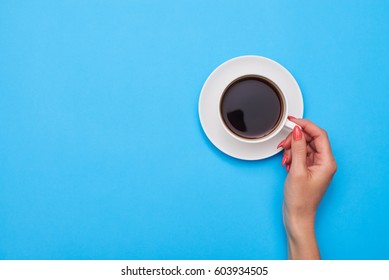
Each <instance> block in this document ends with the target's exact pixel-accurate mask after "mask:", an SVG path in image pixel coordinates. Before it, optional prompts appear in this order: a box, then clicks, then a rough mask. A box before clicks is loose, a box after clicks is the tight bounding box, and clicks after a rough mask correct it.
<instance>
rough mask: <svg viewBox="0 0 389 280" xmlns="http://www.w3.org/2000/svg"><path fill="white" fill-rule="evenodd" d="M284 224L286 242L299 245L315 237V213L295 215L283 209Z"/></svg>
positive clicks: (285, 208)
mask: <svg viewBox="0 0 389 280" xmlns="http://www.w3.org/2000/svg"><path fill="white" fill-rule="evenodd" d="M283 212H284V213H283V215H284V224H285V230H286V233H287V237H288V240H289V241H290V242H297V243H301V242H303V241H304V240H307V239H311V238H312V237H313V238H314V237H315V216H316V213H315V212H310V213H309V214H307V213H296V212H293V211H289V210H288V208H287V207H284V211H283Z"/></svg>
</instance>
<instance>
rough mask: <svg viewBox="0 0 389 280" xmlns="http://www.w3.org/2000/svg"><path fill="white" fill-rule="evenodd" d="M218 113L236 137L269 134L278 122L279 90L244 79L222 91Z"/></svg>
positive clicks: (262, 80) (260, 80) (261, 80)
mask: <svg viewBox="0 0 389 280" xmlns="http://www.w3.org/2000/svg"><path fill="white" fill-rule="evenodd" d="M220 110H221V114H222V118H223V121H224V123H225V124H226V126H227V127H228V128H229V129H230V130H231V131H232V132H233V133H235V134H237V135H238V136H241V137H244V138H249V139H257V138H261V137H264V136H266V135H268V134H269V133H271V132H272V131H273V130H274V129H275V128H276V127H277V125H278V123H279V122H280V120H281V115H282V111H283V102H282V101H281V97H280V93H279V90H278V88H277V87H276V86H275V85H274V84H273V83H272V82H270V81H269V80H267V79H265V78H261V77H251V76H249V77H243V78H241V79H238V80H236V81H234V82H232V83H231V84H230V85H229V86H228V87H227V89H226V90H225V91H224V93H223V96H222V99H221V101H220Z"/></svg>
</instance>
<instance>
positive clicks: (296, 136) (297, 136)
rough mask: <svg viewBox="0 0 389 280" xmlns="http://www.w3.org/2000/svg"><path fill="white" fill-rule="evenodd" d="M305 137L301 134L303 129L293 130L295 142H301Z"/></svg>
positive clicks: (296, 128) (295, 128)
mask: <svg viewBox="0 0 389 280" xmlns="http://www.w3.org/2000/svg"><path fill="white" fill-rule="evenodd" d="M302 136H303V133H302V132H301V128H300V127H299V126H297V125H296V126H295V127H294V128H293V139H294V140H301V137H302Z"/></svg>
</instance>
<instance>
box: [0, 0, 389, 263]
mask: <svg viewBox="0 0 389 280" xmlns="http://www.w3.org/2000/svg"><path fill="white" fill-rule="evenodd" d="M388 11H389V2H388V1H298V3H294V2H293V1H205V0H204V1H194V0H193V1H141V0H139V1H124V0H121V1H119V0H115V1H97V0H96V1H75V0H74V1H51V0H47V1H11V0H9V1H7V0H1V1H0V258H1V259H285V258H286V257H287V253H286V241H285V233H284V229H283V225H282V217H281V204H282V197H283V182H284V179H285V176H286V173H285V171H284V169H283V168H282V167H281V165H280V162H281V155H277V156H274V157H272V158H269V159H267V160H263V161H257V162H245V161H240V160H236V159H233V158H230V157H228V156H226V155H224V154H222V153H221V152H219V151H218V150H217V149H216V148H215V147H214V146H212V144H211V143H210V142H209V141H208V140H207V138H206V137H205V135H204V133H203V132H202V129H201V127H200V123H199V120H198V115H197V102H198V97H199V94H200V90H201V87H202V85H203V83H204V82H205V80H206V78H207V76H208V75H209V74H210V73H211V72H212V71H213V70H214V69H215V68H216V67H217V66H218V65H219V64H221V63H222V62H224V61H226V60H228V59H230V58H232V57H236V56H240V55H245V54H254V55H262V56H266V57H269V58H271V59H274V60H276V61H278V62H279V63H281V64H282V65H284V66H285V67H286V68H287V69H288V70H289V71H290V72H291V73H292V74H293V75H294V76H295V78H296V80H297V81H298V83H299V85H300V87H301V89H302V92H303V96H304V102H305V116H306V117H307V118H309V119H312V120H313V121H315V122H316V123H318V124H319V125H320V126H322V127H323V128H325V129H326V130H327V131H328V132H329V135H330V139H331V141H332V146H333V150H334V153H335V156H336V159H337V161H338V164H339V171H338V173H337V175H336V177H335V178H334V181H333V184H332V185H331V187H330V189H329V191H328V192H327V194H326V196H325V198H324V201H323V203H322V205H321V207H320V209H319V213H318V220H317V236H318V241H319V245H320V248H321V252H322V256H323V258H325V259H389V242H388V231H389V218H388V214H389V211H388V201H389V183H388V182H389V172H388V158H389V153H388V150H387V148H388V139H389V123H388V122H389V118H388V116H389V113H388V108H389V95H388V94H389V93H388V89H389V71H388V67H389V55H388V45H389V36H388V34H389V13H388Z"/></svg>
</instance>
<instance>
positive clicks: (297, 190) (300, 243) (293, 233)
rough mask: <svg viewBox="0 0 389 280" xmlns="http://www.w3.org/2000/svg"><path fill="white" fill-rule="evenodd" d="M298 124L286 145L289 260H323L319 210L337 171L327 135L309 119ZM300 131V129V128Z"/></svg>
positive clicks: (286, 207)
mask: <svg viewBox="0 0 389 280" xmlns="http://www.w3.org/2000/svg"><path fill="white" fill-rule="evenodd" d="M289 119H290V120H291V121H292V122H294V123H296V124H297V125H298V126H296V127H295V128H294V130H293V132H292V133H290V135H288V137H287V138H286V139H285V142H284V143H283V145H281V146H282V147H283V148H284V158H283V165H285V166H286V168H287V170H289V172H288V175H287V177H286V180H285V187H284V203H283V219H284V225H285V229H286V233H287V240H288V256H289V259H292V260H296V259H305V260H308V259H311V260H315V259H316V260H317V259H320V252H319V247H318V245H317V241H316V236H315V217H316V210H317V207H318V206H319V203H320V201H321V200H322V198H323V196H324V194H325V192H326V190H327V188H328V186H329V184H330V182H331V180H332V177H333V176H334V174H335V172H336V170H337V164H336V162H335V158H334V156H333V154H332V150H331V146H330V142H329V139H328V135H327V133H326V131H324V130H323V129H321V128H320V127H318V126H317V125H315V124H314V123H312V122H311V121H309V120H306V119H296V118H293V117H289ZM299 126H300V127H301V128H300V127H299Z"/></svg>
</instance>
